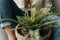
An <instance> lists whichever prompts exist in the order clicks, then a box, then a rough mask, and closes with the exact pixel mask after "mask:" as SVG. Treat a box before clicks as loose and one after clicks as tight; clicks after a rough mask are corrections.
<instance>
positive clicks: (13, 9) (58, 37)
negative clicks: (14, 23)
mask: <svg viewBox="0 0 60 40" xmlns="http://www.w3.org/2000/svg"><path fill="white" fill-rule="evenodd" d="M23 13H24V12H23V11H22V10H20V9H19V8H18V7H17V6H16V4H15V3H14V2H13V0H0V18H13V19H16V15H19V16H22V15H23ZM51 18H52V20H53V18H54V20H56V19H57V20H59V19H60V17H57V16H55V17H51ZM58 24H59V26H60V22H58V23H57V25H58ZM55 26H56V25H55ZM2 35H3V34H2ZM2 35H1V36H2ZM50 40H60V28H53V32H52V36H51V39H50Z"/></svg>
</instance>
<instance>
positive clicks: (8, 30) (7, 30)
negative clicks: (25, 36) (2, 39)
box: [4, 25, 16, 40]
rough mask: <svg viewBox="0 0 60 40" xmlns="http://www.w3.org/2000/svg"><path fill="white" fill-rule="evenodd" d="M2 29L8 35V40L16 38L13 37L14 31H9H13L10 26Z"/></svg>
mask: <svg viewBox="0 0 60 40" xmlns="http://www.w3.org/2000/svg"><path fill="white" fill-rule="evenodd" d="M4 29H5V31H6V33H7V35H8V39H9V40H16V36H15V33H14V31H13V30H12V31H10V30H11V29H13V28H12V27H11V26H10V25H8V26H6V27H5V28H4Z"/></svg>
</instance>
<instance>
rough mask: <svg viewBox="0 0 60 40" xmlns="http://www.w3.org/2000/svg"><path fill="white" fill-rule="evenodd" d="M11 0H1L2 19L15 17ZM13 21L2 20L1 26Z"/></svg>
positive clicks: (0, 17)
mask: <svg viewBox="0 0 60 40" xmlns="http://www.w3.org/2000/svg"><path fill="white" fill-rule="evenodd" d="M13 17H14V16H13V13H12V9H11V2H10V0H0V19H4V18H13ZM11 23H12V22H11V21H5V20H4V21H0V25H1V28H3V27H5V26H7V25H11Z"/></svg>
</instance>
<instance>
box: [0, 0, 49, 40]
mask: <svg viewBox="0 0 60 40" xmlns="http://www.w3.org/2000/svg"><path fill="white" fill-rule="evenodd" d="M46 1H48V0H46ZM46 1H44V0H40V4H41V3H42V4H43V5H40V4H39V6H41V7H47V6H49V5H48V4H50V3H49V2H47V4H45V3H46ZM36 2H37V0H0V14H1V18H2V19H3V18H13V19H16V15H19V16H23V14H24V10H25V9H30V7H31V5H32V7H35V5H36ZM27 3H28V4H27ZM31 3H32V4H31ZM28 5H29V6H28ZM15 26H16V24H15V23H14V22H11V21H8V20H4V21H2V23H1V28H4V30H5V31H6V33H7V35H8V38H9V40H17V39H16V36H15V33H14V31H9V30H11V29H13V28H14V27H15ZM20 39H22V37H20Z"/></svg>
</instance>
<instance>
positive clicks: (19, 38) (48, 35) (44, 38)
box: [15, 27, 52, 40]
mask: <svg viewBox="0 0 60 40" xmlns="http://www.w3.org/2000/svg"><path fill="white" fill-rule="evenodd" d="M16 28H17V27H16ZM51 33H52V30H51V28H49V29H48V32H47V34H46V35H45V36H43V37H42V38H43V40H49V39H50V36H51ZM15 35H16V37H17V40H23V38H24V37H23V36H22V35H20V34H19V33H18V31H17V30H15Z"/></svg>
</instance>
